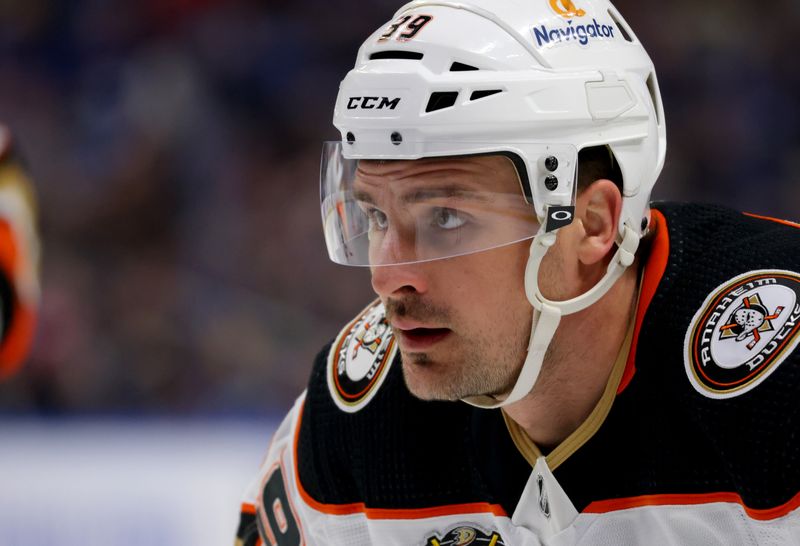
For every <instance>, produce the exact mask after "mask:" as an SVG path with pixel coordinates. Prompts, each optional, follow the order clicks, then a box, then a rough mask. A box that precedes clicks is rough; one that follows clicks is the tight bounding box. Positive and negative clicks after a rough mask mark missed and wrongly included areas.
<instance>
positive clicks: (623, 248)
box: [463, 224, 639, 408]
mask: <svg viewBox="0 0 800 546" xmlns="http://www.w3.org/2000/svg"><path fill="white" fill-rule="evenodd" d="M623 229H624V235H623V236H622V240H621V241H618V242H617V244H618V248H617V252H616V253H615V254H614V257H613V258H612V259H611V262H610V263H609V264H608V269H606V273H605V275H604V276H603V278H602V279H600V281H599V282H598V283H597V284H596V285H594V286H593V287H592V288H590V289H589V290H588V291H586V292H584V293H583V294H581V295H580V296H577V297H575V298H572V299H569V300H565V301H551V300H548V299H547V298H545V297H544V296H543V295H542V293H541V292H540V291H539V266H540V265H541V263H542V258H544V255H545V254H547V251H548V250H549V248H550V247H551V246H553V245H554V244H555V242H556V231H552V232H550V233H543V232H542V231H543V230H544V226H542V230H540V232H539V233H538V234H537V235H536V237H534V238H533V242H532V243H531V252H530V256H529V257H528V263H527V265H526V266H525V294H526V295H527V297H528V301H529V302H530V303H531V305H533V321H532V323H531V336H530V342H529V343H528V356H527V357H526V358H525V363H524V364H523V365H522V369H521V370H520V372H519V376H518V377H517V382H516V383H515V384H514V387H513V388H512V389H511V392H510V393H508V395H507V396H505V397H502V398H501V397H497V398H496V397H493V396H488V395H478V396H468V397H466V398H463V401H464V402H466V403H467V404H471V405H473V406H477V407H479V408H500V407H503V406H507V405H508V404H512V403H514V402H517V401H519V400H521V399H522V398H523V397H525V396H526V395H527V394H528V393H529V392H531V390H532V389H533V385H534V384H535V383H536V379H537V378H538V377H539V371H540V370H541V369H542V361H543V360H544V356H545V353H546V352H547V348H548V347H549V346H550V342H551V341H552V339H553V335H554V334H555V333H556V328H558V324H559V322H561V317H562V316H563V315H569V314H572V313H577V312H578V311H581V310H583V309H586V308H587V307H589V306H590V305H592V304H593V303H595V302H596V301H597V300H599V299H600V298H601V297H603V295H605V293H606V292H608V290H609V289H610V288H611V287H612V286H613V285H614V283H615V282H617V280H618V279H619V278H620V277H621V276H622V274H623V273H624V272H625V269H626V268H627V267H628V266H629V265H631V264H632V263H633V259H634V255H635V254H636V249H637V248H638V247H639V236H638V235H637V234H636V232H635V231H634V230H633V229H631V228H630V227H629V226H628V225H627V224H625V225H624V226H623Z"/></svg>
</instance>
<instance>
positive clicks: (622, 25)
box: [608, 9, 633, 42]
mask: <svg viewBox="0 0 800 546" xmlns="http://www.w3.org/2000/svg"><path fill="white" fill-rule="evenodd" d="M608 14H609V15H610V16H611V18H612V19H613V20H614V22H615V23H616V24H617V28H618V29H619V32H620V34H622V37H623V38H625V39H626V40H627V41H629V42H633V38H632V36H633V31H632V30H631V28H630V27H629V26H628V24H627V23H626V22H625V21H624V20H623V19H622V17H620V15H619V13H617V12H616V11H615V10H613V9H610V10H608Z"/></svg>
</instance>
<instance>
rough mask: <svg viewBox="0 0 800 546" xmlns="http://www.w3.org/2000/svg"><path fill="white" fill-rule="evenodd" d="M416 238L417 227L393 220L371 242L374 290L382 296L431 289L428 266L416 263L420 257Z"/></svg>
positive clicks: (386, 296) (423, 291)
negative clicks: (415, 230)
mask: <svg viewBox="0 0 800 546" xmlns="http://www.w3.org/2000/svg"><path fill="white" fill-rule="evenodd" d="M415 241H416V234H415V232H414V230H413V229H412V228H408V227H407V226H404V225H402V224H401V223H399V222H395V223H391V222H390V225H389V229H387V230H386V231H385V232H383V233H382V234H381V236H380V237H376V238H375V239H373V240H372V241H370V262H371V263H372V264H374V265H373V266H372V268H371V272H372V289H373V290H374V291H375V293H376V294H378V295H379V296H381V297H382V298H388V297H390V296H394V297H396V296H398V295H399V294H400V293H408V292H409V291H411V292H416V293H420V294H422V293H425V292H426V291H427V290H428V276H427V274H426V271H427V267H426V266H425V264H423V263H412V262H415V261H416V260H419V259H420V256H418V254H417V249H416V244H415Z"/></svg>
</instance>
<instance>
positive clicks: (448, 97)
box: [321, 0, 666, 407]
mask: <svg viewBox="0 0 800 546" xmlns="http://www.w3.org/2000/svg"><path fill="white" fill-rule="evenodd" d="M334 125H335V126H336V127H337V129H339V131H340V132H341V135H342V139H341V141H339V142H335V143H327V144H326V146H325V148H324V150H323V161H322V172H321V177H322V196H321V197H322V214H323V225H324V229H325V235H326V242H327V244H328V250H329V253H330V256H331V258H332V259H333V260H334V261H336V262H338V263H344V264H350V265H371V266H380V265H391V263H393V262H391V261H384V262H381V263H375V262H374V260H371V259H370V256H369V250H368V248H367V247H368V246H369V241H368V236H367V235H368V234H367V232H368V231H369V225H370V222H372V223H374V222H375V220H374V218H368V217H367V216H368V211H366V212H365V211H364V207H363V206H361V207H360V208H359V206H358V204H357V202H358V195H357V193H358V192H354V191H353V190H354V188H353V180H354V173H355V170H356V168H357V163H358V161H359V160H361V159H377V160H393V159H419V158H425V157H449V156H465V155H478V154H492V153H495V154H498V153H499V154H504V155H506V156H508V157H510V158H511V159H512V160H513V161H514V164H515V166H516V168H517V172H518V174H519V177H520V183H521V186H522V188H521V190H522V193H521V195H524V198H525V200H526V201H527V203H529V204H532V205H533V209H532V211H531V215H532V216H533V217H534V218H535V220H537V221H538V224H539V225H540V227H539V228H538V231H536V230H533V231H531V228H530V223H527V222H523V223H522V224H521V225H519V226H515V228H514V229H511V230H507V231H506V232H505V234H504V235H503V236H502V237H505V238H504V239H497V238H495V239H491V238H490V239H489V240H485V239H483V240H482V241H481V242H480V243H474V244H472V245H471V246H470V245H469V244H468V245H466V246H464V245H463V244H462V245H461V246H456V247H453V248H452V249H449V250H441V249H439V250H437V252H438V254H436V253H435V252H431V251H429V250H428V251H426V250H425V249H422V248H420V249H419V250H418V251H417V252H416V253H412V255H411V256H410V257H409V256H405V257H404V259H403V261H404V262H408V261H422V260H429V259H435V258H445V257H451V256H455V255H459V254H464V253H468V252H475V251H480V250H485V249H488V248H493V247H495V246H499V245H501V244H508V243H511V242H516V241H519V240H521V239H525V238H532V239H533V243H532V245H531V257H530V259H529V262H528V268H527V271H526V278H525V283H526V292H527V296H528V299H529V300H530V302H531V304H532V305H533V306H534V320H533V329H532V333H531V339H530V342H529V349H528V357H527V360H526V362H525V364H524V366H523V369H522V371H521V373H520V376H519V378H518V380H517V383H516V385H515V387H514V389H513V390H512V392H511V393H510V395H509V396H508V397H506V398H505V399H504V400H502V401H498V400H495V399H493V398H490V397H486V396H483V397H473V398H470V399H468V400H466V401H468V402H470V403H473V404H476V405H480V406H484V407H496V406H498V405H504V404H508V403H510V402H513V401H516V400H519V399H520V398H521V397H523V396H524V395H525V394H527V393H528V392H529V391H530V390H531V388H532V387H533V384H534V383H535V381H536V378H537V376H538V373H539V369H540V367H541V361H542V358H543V356H544V352H545V350H546V349H547V346H548V345H549V343H550V340H551V339H552V335H553V333H554V332H555V329H556V327H557V325H558V322H559V320H560V317H561V316H562V315H564V314H568V313H574V312H576V311H579V310H581V309H584V308H586V307H587V306H588V305H591V304H592V303H594V302H595V301H597V300H598V299H599V298H600V297H601V296H602V295H603V294H605V293H606V291H607V290H608V289H609V288H610V287H611V286H612V285H613V283H614V282H615V281H616V280H617V279H618V278H619V276H620V275H621V274H622V272H623V271H624V269H625V268H626V267H627V266H628V265H630V264H631V263H632V261H633V254H634V253H635V251H636V249H637V247H638V243H639V239H640V238H641V236H642V235H643V234H644V232H645V231H646V229H647V227H648V218H649V210H648V202H649V199H650V193H651V190H652V187H653V185H654V184H655V181H656V179H657V177H658V175H659V173H660V171H661V168H662V166H663V163H664V157H665V153H666V131H665V126H664V116H663V108H662V104H661V98H660V94H659V89H658V82H657V79H656V74H655V70H654V67H653V63H652V62H651V60H650V58H649V56H648V55H647V53H646V52H645V50H644V48H643V46H642V44H641V43H640V42H639V40H638V39H637V37H636V35H635V34H634V33H633V31H632V30H631V29H630V27H629V26H628V25H627V23H626V22H625V21H624V19H623V18H622V16H621V15H620V14H619V12H618V11H617V10H616V8H615V7H614V6H613V5H612V4H611V3H610V2H609V1H608V0H464V1H434V0H417V1H414V2H411V3H408V4H406V5H405V6H403V7H402V8H401V9H400V10H399V11H398V12H397V13H396V14H395V17H394V19H393V20H392V21H391V22H390V23H388V24H387V25H385V26H384V27H381V28H380V29H379V30H377V31H376V32H375V33H374V34H373V35H372V36H370V37H369V38H368V39H367V40H366V41H365V42H364V44H363V45H362V46H361V48H360V50H359V53H358V60H357V62H356V66H355V68H354V69H353V70H351V71H350V72H349V73H348V74H347V76H346V78H345V79H344V81H343V82H342V83H341V86H340V91H339V96H338V98H337V101H336V109H335V112H334ZM592 146H607V147H608V148H609V149H610V150H611V152H612V153H613V157H614V159H615V160H616V162H617V164H618V166H619V169H620V171H621V174H622V185H623V188H622V196H623V206H622V214H621V217H620V222H619V226H618V228H619V236H618V245H619V248H618V250H617V253H616V255H615V258H614V259H613V260H612V262H611V264H610V265H609V268H608V271H607V273H606V275H605V277H604V278H603V280H601V281H600V282H599V283H598V284H597V285H596V286H595V287H594V288H593V289H591V290H590V291H589V292H587V293H585V294H583V295H581V296H579V297H577V298H574V299H572V300H569V301H562V302H554V301H549V300H547V299H546V298H544V297H543V296H542V295H541V293H540V291H539V288H538V269H539V265H540V263H541V259H542V257H543V256H544V254H545V253H546V252H547V249H548V248H549V247H550V246H552V244H554V242H555V232H556V231H557V230H558V229H560V228H561V227H563V226H565V225H568V224H569V223H570V222H571V220H572V215H573V212H574V206H575V200H576V192H577V188H576V185H577V173H576V171H577V167H578V165H577V159H578V152H579V151H580V150H581V149H584V148H587V147H592ZM511 217H519V215H518V214H512V215H509V218H511ZM419 239H420V240H422V241H423V242H424V240H425V237H419ZM462 242H463V241H462ZM420 246H424V245H420ZM394 263H400V262H394Z"/></svg>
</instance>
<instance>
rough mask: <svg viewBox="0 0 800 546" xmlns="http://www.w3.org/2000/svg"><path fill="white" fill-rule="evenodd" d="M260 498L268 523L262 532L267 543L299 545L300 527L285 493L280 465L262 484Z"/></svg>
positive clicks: (286, 545)
mask: <svg viewBox="0 0 800 546" xmlns="http://www.w3.org/2000/svg"><path fill="white" fill-rule="evenodd" d="M261 500H262V503H263V504H262V506H261V509H262V510H263V515H264V516H266V519H267V524H268V525H269V528H267V529H263V532H262V534H265V535H266V541H267V543H268V544H271V545H272V546H300V545H301V544H302V543H303V541H302V538H301V535H300V527H299V526H298V525H297V520H296V519H295V517H294V511H293V510H292V506H291V504H289V497H288V496H287V495H286V483H285V482H284V480H283V472H282V469H281V467H280V466H276V467H275V469H274V470H273V471H272V474H271V475H270V477H269V478H268V479H267V482H266V483H265V484H264V492H263V494H262V498H261ZM261 521H263V519H262V518H259V523H260V522H261Z"/></svg>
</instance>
